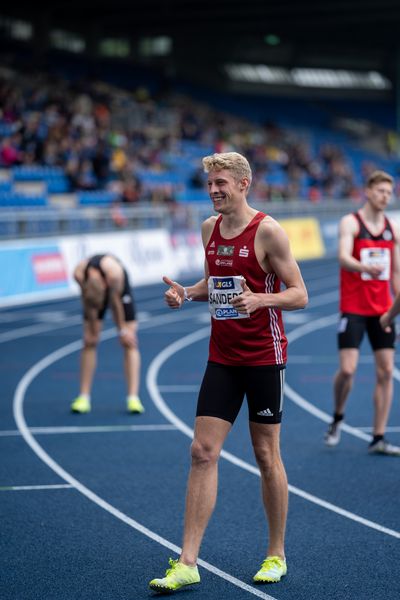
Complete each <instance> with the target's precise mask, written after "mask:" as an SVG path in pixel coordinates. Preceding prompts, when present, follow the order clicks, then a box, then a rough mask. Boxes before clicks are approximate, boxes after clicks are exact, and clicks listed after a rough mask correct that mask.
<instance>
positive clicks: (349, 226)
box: [339, 213, 360, 234]
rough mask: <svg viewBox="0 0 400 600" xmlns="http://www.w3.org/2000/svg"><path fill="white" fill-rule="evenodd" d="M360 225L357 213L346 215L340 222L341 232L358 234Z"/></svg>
mask: <svg viewBox="0 0 400 600" xmlns="http://www.w3.org/2000/svg"><path fill="white" fill-rule="evenodd" d="M359 227H360V224H359V221H358V219H357V216H356V214H355V213H348V214H347V215H344V216H343V217H342V218H341V219H340V221H339V230H340V232H341V233H350V234H356V233H357V232H358V230H359Z"/></svg>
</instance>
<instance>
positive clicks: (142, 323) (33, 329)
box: [0, 309, 210, 344]
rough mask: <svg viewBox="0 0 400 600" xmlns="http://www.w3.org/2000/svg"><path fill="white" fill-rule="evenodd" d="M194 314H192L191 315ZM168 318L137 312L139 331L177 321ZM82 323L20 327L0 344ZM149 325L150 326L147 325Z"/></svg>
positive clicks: (75, 319)
mask: <svg viewBox="0 0 400 600" xmlns="http://www.w3.org/2000/svg"><path fill="white" fill-rule="evenodd" d="M198 312H199V311H198V310H196V309H191V311H187V312H186V313H185V314H182V315H181V319H179V320H180V321H181V320H182V319H183V320H190V319H193V318H194V316H195V315H197V314H198ZM193 313H194V314H193ZM169 317H172V318H168V317H166V316H165V315H159V316H158V317H153V316H152V315H151V314H150V313H145V312H139V314H138V322H139V330H141V329H146V327H147V326H149V327H155V325H153V323H156V324H157V322H158V319H160V318H161V319H162V320H161V322H162V323H164V320H165V319H167V320H166V321H165V322H166V323H168V322H172V323H174V322H175V321H177V318H176V315H175V314H174V315H169ZM209 319H210V316H209V315H208V320H209ZM81 322H82V315H75V316H73V317H70V318H69V319H67V320H65V321H63V322H62V323H60V322H57V323H50V324H37V325H29V326H27V327H20V328H19V329H13V330H10V331H5V332H3V333H0V344H2V343H4V342H9V341H11V340H16V339H18V338H22V337H28V336H30V335H34V334H37V333H44V332H46V331H54V330H56V329H62V328H64V327H70V326H71V325H77V324H80V323H81ZM149 323H150V325H148V324H149Z"/></svg>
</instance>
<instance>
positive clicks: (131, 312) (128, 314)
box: [83, 269, 136, 323]
mask: <svg viewBox="0 0 400 600" xmlns="http://www.w3.org/2000/svg"><path fill="white" fill-rule="evenodd" d="M109 301H110V294H109V290H107V292H106V297H105V300H104V304H103V306H102V307H101V308H100V310H99V311H98V314H97V318H98V319H99V320H100V321H102V320H103V319H104V315H105V314H106V311H107V308H108V304H109ZM121 301H122V307H123V310H124V319H125V322H126V323H128V322H129V321H135V320H136V308H135V301H134V299H133V294H132V290H131V286H130V283H129V278H128V274H127V272H126V271H125V269H124V289H123V290H122V293H121ZM83 316H84V318H85V319H86V318H87V316H86V314H85V311H84V315H83Z"/></svg>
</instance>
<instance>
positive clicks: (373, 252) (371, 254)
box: [360, 248, 390, 281]
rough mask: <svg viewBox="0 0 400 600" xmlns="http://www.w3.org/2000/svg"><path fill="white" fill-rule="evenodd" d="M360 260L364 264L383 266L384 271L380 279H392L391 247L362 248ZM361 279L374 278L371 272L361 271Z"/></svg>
mask: <svg viewBox="0 0 400 600" xmlns="http://www.w3.org/2000/svg"><path fill="white" fill-rule="evenodd" d="M360 260H361V262H362V264H363V265H367V266H370V267H372V266H377V267H382V268H383V270H382V273H381V274H380V275H379V277H378V279H379V280H381V281H387V280H388V279H390V250H389V248H362V249H361V251H360ZM361 279H364V280H367V279H372V277H371V275H370V274H369V273H361Z"/></svg>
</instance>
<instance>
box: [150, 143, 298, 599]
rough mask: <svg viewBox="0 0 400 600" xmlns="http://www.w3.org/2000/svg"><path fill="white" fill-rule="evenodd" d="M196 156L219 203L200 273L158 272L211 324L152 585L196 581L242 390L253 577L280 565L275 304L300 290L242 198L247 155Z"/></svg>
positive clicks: (292, 267) (270, 576)
mask: <svg viewBox="0 0 400 600" xmlns="http://www.w3.org/2000/svg"><path fill="white" fill-rule="evenodd" d="M203 165H204V170H205V171H206V172H207V173H208V191H209V195H210V198H211V201H212V203H213V205H214V209H215V211H216V212H217V213H219V216H212V217H210V218H208V219H207V220H206V221H205V222H204V223H203V226H202V237H203V244H204V248H205V254H206V261H205V277H204V279H202V280H201V281H199V282H197V283H196V284H195V285H193V286H190V287H188V288H184V287H182V286H181V285H179V283H176V282H173V281H171V280H170V279H168V278H167V277H164V282H165V283H166V284H167V285H169V286H170V287H169V289H168V291H167V292H166V294H165V297H166V301H167V304H168V305H169V306H170V308H175V309H178V308H180V307H181V306H182V305H183V303H184V301H185V300H187V301H191V300H197V301H207V300H208V302H209V308H210V312H211V315H212V319H211V323H212V329H211V337H210V348H209V360H208V364H207V368H206V371H205V374H204V378H203V382H202V385H201V389H200V392H199V398H198V405H197V413H196V422H195V431H194V440H193V443H192V448H191V454H192V463H191V469H190V474H189V480H188V487H187V496H186V511H185V524H184V535H183V547H182V553H181V556H180V558H179V559H178V560H172V559H170V565H171V568H170V569H168V570H167V572H166V576H165V577H164V578H161V579H153V580H152V581H151V582H150V587H151V589H153V590H155V591H158V592H168V591H174V590H177V589H179V588H181V587H182V586H185V585H190V584H194V583H199V581H200V576H199V572H198V569H197V566H196V563H197V558H198V554H199V549H200V545H201V541H202V538H203V535H204V532H205V529H206V527H207V524H208V521H209V519H210V517H211V514H212V512H213V509H214V506H215V502H216V497H217V479H218V459H219V455H220V452H221V449H222V446H223V443H224V441H225V438H226V436H227V435H228V433H229V431H230V429H231V427H232V425H233V423H234V421H235V419H236V417H237V415H238V413H239V410H240V408H241V405H242V402H243V399H244V396H246V397H247V403H248V410H249V426H250V435H251V440H252V444H253V448H254V454H255V457H256V460H257V463H258V466H259V468H260V474H261V484H262V495H263V501H264V505H265V510H266V513H267V517H268V524H269V542H268V544H267V553H266V554H267V556H266V558H265V560H264V561H263V563H262V565H261V568H260V570H259V571H258V572H257V573H256V575H255V576H254V581H255V582H258V583H267V582H276V581H279V580H280V579H281V577H282V576H283V575H285V574H286V571H287V567H286V559H285V549H284V538H285V526H286V517H287V504H288V485H287V478H286V473H285V469H284V466H283V463H282V460H281V455H280V441H279V439H280V422H281V417H282V400H283V383H284V369H285V364H286V347H287V340H286V337H285V334H284V329H283V323H282V316H281V310H295V309H298V308H304V306H305V305H306V303H307V291H306V288H305V285H304V282H303V279H302V276H301V274H300V270H299V267H298V265H297V263H296V262H295V260H294V258H293V256H292V253H291V251H290V246H289V240H288V238H287V235H286V233H285V232H284V230H283V229H282V228H281V226H280V225H279V224H278V223H277V222H276V221H275V220H274V219H272V218H271V217H268V216H266V215H265V214H264V213H261V212H258V211H257V210H255V209H254V208H252V207H250V206H249V205H248V204H247V198H246V197H247V194H248V191H249V187H250V184H251V178H252V173H251V169H250V166H249V163H248V161H247V159H246V158H245V157H243V156H241V155H240V154H238V153H236V152H227V153H223V154H214V155H212V156H208V157H206V158H204V159H203ZM281 281H282V282H283V283H284V285H285V289H284V290H283V291H280V285H281V283H280V282H281ZM249 509H250V507H249Z"/></svg>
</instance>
